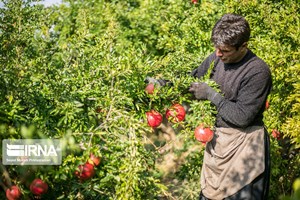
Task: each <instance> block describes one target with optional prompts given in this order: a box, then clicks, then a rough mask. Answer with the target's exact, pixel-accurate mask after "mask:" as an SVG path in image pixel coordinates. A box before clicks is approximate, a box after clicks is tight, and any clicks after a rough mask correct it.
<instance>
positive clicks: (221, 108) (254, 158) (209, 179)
mask: <svg viewBox="0 0 300 200" xmlns="http://www.w3.org/2000/svg"><path fill="white" fill-rule="evenodd" d="M249 38H250V26H249V23H248V22H247V21H246V20H245V18H244V17H242V16H239V15H236V14H225V15H224V16H223V17H222V18H221V19H220V20H219V21H218V22H217V23H216V24H215V26H214V28H213V30H212V37H211V40H212V42H213V44H214V47H215V51H214V52H213V53H212V54H211V55H209V56H208V57H207V58H206V59H205V60H204V61H203V63H202V64H201V65H200V66H199V67H198V68H196V69H195V70H193V72H192V76H194V77H198V78H201V77H202V76H204V75H205V74H206V73H207V71H208V69H209V68H210V67H211V66H213V69H212V71H211V74H210V78H211V79H212V80H214V81H215V82H216V83H217V84H218V85H219V86H220V89H221V92H220V93H218V92H216V91H215V90H214V89H213V88H212V87H210V86H208V85H207V84H206V83H202V82H197V83H192V84H191V86H190V88H189V91H190V92H192V93H193V94H194V96H195V98H196V99H198V100H210V101H211V102H212V103H213V104H214V105H215V106H216V108H217V111H218V112H217V115H216V124H215V131H214V137H213V139H212V140H211V142H208V143H207V144H206V149H205V153H204V160H203V166H202V172H201V193H200V198H199V199H200V200H208V199H212V200H222V199H225V200H267V199H268V198H267V196H268V190H269V178H270V155H269V153H270V152H269V151H270V150H269V137H268V133H267V131H266V129H265V128H264V123H263V112H264V110H265V102H266V99H267V96H268V94H269V93H270V90H271V87H272V80H271V73H270V69H269V67H268V66H267V64H266V63H265V62H264V61H263V60H262V59H260V58H259V57H257V56H256V55H255V54H254V53H253V52H252V51H251V50H250V49H248V45H247V42H248V41H249ZM146 82H152V83H155V84H158V85H160V86H164V85H166V84H167V82H166V81H164V80H161V79H160V80H156V79H154V78H152V77H147V78H146Z"/></svg>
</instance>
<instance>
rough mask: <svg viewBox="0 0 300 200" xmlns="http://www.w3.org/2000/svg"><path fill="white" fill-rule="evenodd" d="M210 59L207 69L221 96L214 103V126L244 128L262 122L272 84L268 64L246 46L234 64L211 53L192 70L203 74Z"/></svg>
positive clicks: (195, 74)
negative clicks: (211, 68) (242, 55)
mask: <svg viewBox="0 0 300 200" xmlns="http://www.w3.org/2000/svg"><path fill="white" fill-rule="evenodd" d="M212 61H214V69H213V71H212V73H211V79H213V80H214V81H215V82H216V83H217V84H218V85H219V86H220V89H221V91H222V95H223V96H224V98H222V99H221V101H220V102H219V103H218V105H216V106H217V110H218V114H217V116H216V126H217V127H231V128H245V127H247V126H253V125H263V112H264V110H265V102H266V99H267V96H268V94H269V93H270V90H271V87H272V80H271V72H270V69H269V67H268V65H267V64H266V63H265V62H264V61H263V60H261V59H260V58H259V57H257V56H256V55H255V54H254V53H253V52H252V51H250V50H248V52H247V54H246V55H245V56H244V58H243V59H242V60H241V61H240V62H238V63H234V64H224V63H223V62H222V61H221V60H220V59H219V58H218V57H217V56H216V54H215V52H214V53H212V54H211V55H210V56H209V57H207V58H206V59H205V60H204V62H203V63H202V64H201V65H200V66H199V67H198V68H197V69H195V70H194V71H193V72H192V75H193V76H195V77H199V78H200V77H201V76H203V75H204V74H205V73H206V72H207V70H208V68H209V66H210V63H211V62H212Z"/></svg>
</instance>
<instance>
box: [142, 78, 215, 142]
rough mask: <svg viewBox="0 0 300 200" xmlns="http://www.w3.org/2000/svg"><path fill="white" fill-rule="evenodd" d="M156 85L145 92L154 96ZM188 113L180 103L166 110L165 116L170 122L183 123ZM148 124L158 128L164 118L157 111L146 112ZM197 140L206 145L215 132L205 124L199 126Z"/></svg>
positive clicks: (150, 86)
mask: <svg viewBox="0 0 300 200" xmlns="http://www.w3.org/2000/svg"><path fill="white" fill-rule="evenodd" d="M154 89H155V85H154V84H153V83H149V84H148V85H147V86H146V88H145V91H146V93H148V94H150V95H152V94H153V93H154ZM185 115H186V111H185V108H184V107H183V106H182V105H181V104H178V103H175V104H173V105H172V106H171V107H170V108H168V109H167V110H166V113H165V116H166V118H167V120H168V121H170V122H173V123H178V122H181V121H183V120H184V119H185ZM146 117H147V122H148V125H149V126H151V127H153V128H156V127H158V126H159V125H160V124H161V123H162V121H163V116H162V114H160V113H159V112H158V111H156V110H150V111H148V112H146ZM194 134H195V138H196V139H197V140H198V141H200V142H202V144H206V143H207V142H210V141H211V140H212V138H213V136H214V133H213V131H212V130H211V129H210V128H209V127H204V125H203V124H201V125H199V126H198V127H197V128H196V129H195V131H194Z"/></svg>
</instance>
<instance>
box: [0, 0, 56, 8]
mask: <svg viewBox="0 0 300 200" xmlns="http://www.w3.org/2000/svg"><path fill="white" fill-rule="evenodd" d="M61 2H62V0H43V1H41V2H40V3H42V4H44V5H45V6H51V5H53V4H59V3H61ZM0 7H3V3H2V1H0Z"/></svg>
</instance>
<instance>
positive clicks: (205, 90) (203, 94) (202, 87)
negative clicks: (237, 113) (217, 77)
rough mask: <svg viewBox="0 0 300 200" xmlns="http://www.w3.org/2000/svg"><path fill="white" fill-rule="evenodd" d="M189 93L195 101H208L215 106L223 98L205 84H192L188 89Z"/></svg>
mask: <svg viewBox="0 0 300 200" xmlns="http://www.w3.org/2000/svg"><path fill="white" fill-rule="evenodd" d="M189 91H190V92H192V93H194V96H195V98H196V99H199V100H206V99H208V100H210V101H211V102H212V103H213V104H215V105H216V106H218V105H219V103H220V101H221V100H222V99H223V97H222V96H221V95H220V94H219V93H218V92H216V91H215V90H214V89H213V88H212V87H210V86H209V85H207V84H206V83H202V82H200V83H192V84H191V86H190V89H189Z"/></svg>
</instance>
